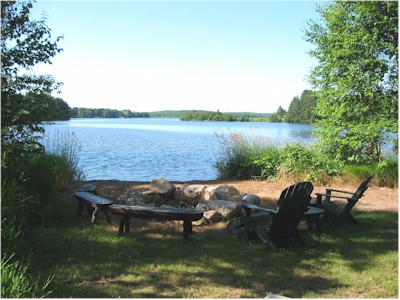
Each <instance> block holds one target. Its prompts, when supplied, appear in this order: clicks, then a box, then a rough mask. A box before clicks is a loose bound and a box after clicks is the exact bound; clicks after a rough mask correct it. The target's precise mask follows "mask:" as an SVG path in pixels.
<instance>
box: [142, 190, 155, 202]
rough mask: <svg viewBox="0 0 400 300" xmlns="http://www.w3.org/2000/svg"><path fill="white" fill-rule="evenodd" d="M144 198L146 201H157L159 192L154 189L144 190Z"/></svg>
mask: <svg viewBox="0 0 400 300" xmlns="http://www.w3.org/2000/svg"><path fill="white" fill-rule="evenodd" d="M143 199H144V201H145V202H146V203H151V202H156V201H157V193H156V192H154V191H145V192H143Z"/></svg>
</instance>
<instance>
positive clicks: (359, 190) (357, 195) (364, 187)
mask: <svg viewBox="0 0 400 300" xmlns="http://www.w3.org/2000/svg"><path fill="white" fill-rule="evenodd" d="M372 177H374V176H373V175H371V176H368V177H367V178H365V179H364V180H363V181H362V182H361V184H360V185H359V186H358V188H357V190H356V191H355V192H354V194H353V196H352V198H351V199H348V201H347V203H346V205H345V206H344V207H343V209H342V211H341V212H340V214H341V215H342V216H346V215H348V214H349V213H350V210H351V209H352V208H353V206H354V205H356V203H357V201H358V199H360V198H361V197H362V196H364V192H365V191H366V190H367V189H368V184H369V182H370V181H371V179H372Z"/></svg>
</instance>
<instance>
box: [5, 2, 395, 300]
mask: <svg viewBox="0 0 400 300" xmlns="http://www.w3.org/2000/svg"><path fill="white" fill-rule="evenodd" d="M32 5H33V4H32V2H22V1H18V2H12V1H11V2H8V1H4V2H2V5H1V16H2V18H1V35H2V39H1V46H2V62H1V63H2V84H1V98H2V101H1V105H2V126H1V132H2V152H1V155H2V159H1V164H2V165H1V167H2V169H1V175H2V176H1V177H2V179H1V180H2V183H1V199H2V201H1V207H2V214H1V215H2V216H1V227H2V232H1V249H2V258H1V296H2V297H3V298H30V297H33V298H39V297H46V296H49V295H51V296H53V297H107V298H110V297H207V298H213V297H227V296H231V295H232V296H234V297H238V296H240V297H264V296H266V294H267V293H270V292H271V293H276V294H283V295H285V296H289V297H317V298H323V297H347V296H357V297H359V296H360V295H361V296H362V297H371V298H380V297H382V298H389V297H390V298H392V297H393V298H394V297H397V296H398V265H397V261H398V247H397V245H398V214H397V213H389V212H360V211H355V214H356V218H357V219H358V220H360V222H361V226H360V227H355V228H352V230H342V229H336V228H331V227H328V228H326V229H325V230H324V233H323V234H321V235H306V236H305V239H306V242H307V244H308V245H309V248H306V249H302V248H289V249H284V250H282V251H280V252H276V253H268V254H267V255H266V252H265V251H266V249H265V246H264V245H262V244H261V243H257V242H253V243H252V244H251V245H247V244H246V243H244V242H243V241H242V239H241V236H240V235H238V236H237V237H231V236H224V235H222V234H221V232H218V231H211V230H210V231H209V232H205V233H201V234H196V235H194V237H193V239H192V240H191V241H190V242H189V243H186V242H184V243H183V241H182V239H181V237H180V234H179V236H178V237H177V236H174V235H172V236H171V235H167V236H165V235H163V236H162V238H160V237H159V236H160V235H159V232H156V233H155V234H149V233H148V231H149V229H148V228H145V229H144V230H140V229H138V231H137V232H135V233H134V234H131V235H127V236H124V237H119V236H117V235H116V229H115V228H113V227H109V226H107V225H99V226H89V223H88V221H87V220H85V219H81V220H76V219H75V218H73V217H72V216H73V215H74V214H75V211H76V203H73V202H72V201H69V200H70V197H71V190H75V188H76V187H77V186H78V185H77V183H79V182H80V181H82V180H83V179H84V174H82V172H81V171H80V170H79V168H78V164H77V159H78V157H77V155H76V154H77V149H78V148H79V141H76V138H75V137H74V136H73V134H68V135H67V136H62V137H60V140H59V142H57V144H56V145H55V146H54V147H53V150H52V151H51V152H46V151H45V149H44V148H43V146H42V145H41V144H40V143H39V141H40V137H41V135H42V134H43V131H44V129H43V126H42V122H43V120H51V119H54V118H61V116H55V115H51V113H50V111H49V108H50V110H57V108H54V107H52V106H51V105H53V104H54V105H56V106H57V105H59V108H60V109H59V110H60V111H65V109H66V107H65V105H64V103H63V102H62V100H61V101H59V100H57V99H56V98H52V97H50V96H49V95H51V92H53V91H56V90H57V89H58V88H59V86H60V83H57V82H55V80H54V78H52V77H51V76H49V75H36V74H31V73H29V72H28V71H30V70H32V69H33V67H34V66H35V65H36V64H38V63H49V62H50V59H51V58H52V57H54V56H55V55H56V54H57V53H59V52H60V51H61V49H60V48H59V47H58V42H59V41H60V40H61V38H62V37H61V36H60V37H56V38H54V37H52V36H51V34H50V29H49V28H48V27H47V25H46V22H45V21H46V20H45V17H42V19H41V20H39V22H37V21H36V20H31V18H30V9H31V8H32ZM319 13H320V14H321V17H322V20H323V21H321V22H322V23H316V22H310V23H309V28H308V30H307V31H306V36H307V39H308V40H309V41H310V42H311V43H312V44H314V46H315V49H314V50H312V51H311V53H310V54H311V55H312V56H313V57H315V58H317V60H318V63H319V65H318V66H317V67H316V68H315V69H314V70H313V71H312V73H311V75H310V79H311V81H312V83H313V86H314V87H315V89H316V90H317V91H316V92H315V95H313V96H315V97H316V107H315V110H313V111H314V113H315V120H316V121H317V123H316V126H317V127H318V131H317V135H318V137H319V141H318V144H317V145H316V146H315V147H307V146H304V145H297V144H294V145H285V146H283V147H276V146H275V145H271V144H268V143H264V142H263V141H257V140H252V139H251V137H246V136H243V135H240V134H238V133H232V134H229V135H220V136H219V137H218V138H219V139H220V141H221V152H222V153H221V156H220V160H219V161H218V162H217V165H216V167H217V168H218V171H219V173H220V176H221V177H226V178H231V179H244V178H251V176H264V177H265V178H266V179H269V180H272V179H274V178H285V177H286V178H287V179H289V178H290V180H299V181H300V180H311V181H314V182H321V183H324V182H326V181H328V180H329V178H330V177H332V176H344V177H345V178H348V180H350V178H353V180H355V181H358V182H359V180H361V179H363V178H364V177H365V176H366V175H369V174H373V175H375V178H374V181H373V184H376V185H379V186H388V187H393V186H397V182H398V161H397V157H396V158H389V157H385V155H384V154H383V151H382V148H383V145H384V143H385V142H386V141H387V135H386V133H388V132H389V133H394V134H395V135H396V138H397V130H398V106H397V101H398V90H397V88H398V70H397V68H398V54H397V52H398V51H397V50H398V41H397V38H396V37H397V36H398V28H397V24H398V5H397V4H396V3H394V2H390V1H388V2H378V1H377V2H340V1H339V2H332V3H329V4H326V5H324V6H320V7H319ZM348 32H352V34H351V35H349V34H348ZM349 39H350V40H349ZM358 41H359V42H358ZM359 43H362V44H359ZM335 45H340V47H338V48H337V49H336V48H335ZM342 45H346V47H342ZM24 70H25V71H27V73H24V72H23V71H24ZM46 95H47V96H46ZM300 98H303V94H302V96H301V97H300ZM299 100H300V99H299ZM295 102H298V101H295ZM293 107H294V108H295V107H296V106H295V105H294V106H293ZM294 108H293V109H294ZM289 110H290V109H289ZM278 112H279V115H278V116H277V117H278V118H277V120H285V118H286V117H285V114H284V111H283V109H278ZM278 112H277V113H278ZM102 113H106V112H105V111H102ZM287 116H289V115H287ZM64 117H65V116H64ZM282 118H283V119H282ZM394 144H395V145H397V142H395V143H394ZM394 150H395V151H397V148H396V149H394ZM158 230H160V229H158ZM221 237H223V238H221ZM160 249H161V250H162V251H160ZM99 257H101V259H99Z"/></svg>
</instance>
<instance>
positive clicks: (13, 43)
mask: <svg viewBox="0 0 400 300" xmlns="http://www.w3.org/2000/svg"><path fill="white" fill-rule="evenodd" d="M31 8H32V2H25V1H2V2H1V145H2V159H3V164H4V163H5V160H7V157H8V156H16V155H18V154H20V155H22V154H26V153H27V152H29V151H35V150H38V149H39V148H40V145H39V144H38V142H37V141H38V138H39V135H38V133H43V127H42V125H41V121H42V120H43V119H44V115H43V113H44V112H45V111H46V109H45V108H46V107H47V106H48V103H47V102H41V101H40V100H38V98H37V97H27V95H28V94H32V93H33V94H42V93H44V94H50V93H51V92H52V91H54V90H56V89H57V88H58V87H59V86H60V84H58V83H56V82H55V80H54V78H53V77H51V76H49V75H35V74H33V72H32V69H33V67H34V66H35V65H36V64H38V63H48V64H49V63H51V61H50V60H51V58H52V57H53V56H55V55H56V54H57V53H58V52H60V51H61V49H60V48H58V46H57V42H59V40H60V39H61V38H62V37H58V38H56V39H55V40H51V35H50V29H49V27H47V25H46V24H45V21H46V19H45V18H44V17H42V18H41V19H40V20H31V18H30V9H31Z"/></svg>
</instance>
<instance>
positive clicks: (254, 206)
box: [241, 201, 276, 214]
mask: <svg viewBox="0 0 400 300" xmlns="http://www.w3.org/2000/svg"><path fill="white" fill-rule="evenodd" d="M241 204H242V206H243V208H244V209H245V210H246V211H247V210H251V209H254V210H259V211H264V212H268V213H271V214H276V211H275V210H273V209H269V208H264V207H260V206H257V205H254V204H251V203H248V202H246V201H242V202H241Z"/></svg>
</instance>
